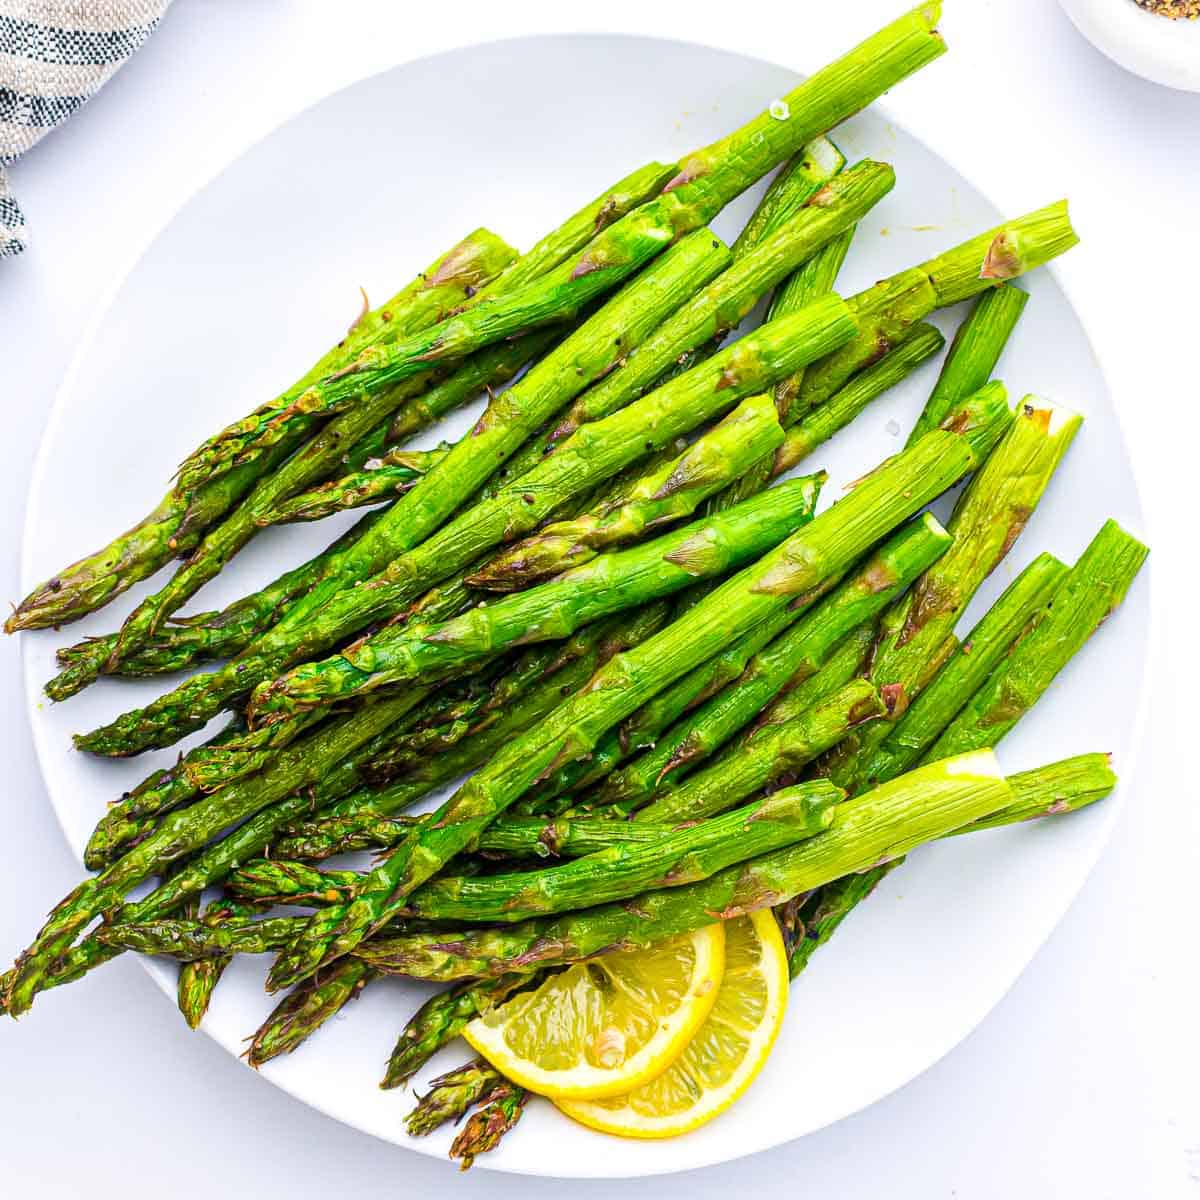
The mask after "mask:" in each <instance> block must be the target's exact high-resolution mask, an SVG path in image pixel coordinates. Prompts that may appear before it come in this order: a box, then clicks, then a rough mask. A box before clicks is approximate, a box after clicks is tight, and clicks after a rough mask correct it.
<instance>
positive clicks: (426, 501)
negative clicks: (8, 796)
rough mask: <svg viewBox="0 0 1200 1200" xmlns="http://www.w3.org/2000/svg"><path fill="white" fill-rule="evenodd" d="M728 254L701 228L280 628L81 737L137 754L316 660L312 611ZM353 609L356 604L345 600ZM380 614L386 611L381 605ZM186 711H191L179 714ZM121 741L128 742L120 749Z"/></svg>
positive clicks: (435, 514) (500, 407) (372, 590)
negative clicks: (282, 672) (294, 666)
mask: <svg viewBox="0 0 1200 1200" xmlns="http://www.w3.org/2000/svg"><path fill="white" fill-rule="evenodd" d="M727 257H728V252H727V251H726V250H725V249H724V247H723V246H721V244H720V243H719V242H717V241H716V240H715V239H713V238H711V237H710V235H708V234H707V233H698V234H696V235H694V236H692V237H691V238H688V239H686V240H685V241H684V242H682V243H681V244H680V245H678V246H676V247H674V248H673V249H672V250H671V251H669V252H668V253H667V254H666V255H664V256H663V257H662V259H661V260H660V261H659V262H657V263H655V264H654V265H653V266H652V267H651V268H650V269H649V270H648V271H646V272H645V273H643V275H642V276H641V277H639V278H638V279H637V280H635V281H634V282H633V283H632V284H631V285H630V286H629V287H627V288H626V289H624V290H623V291H622V292H620V293H619V294H618V295H617V296H616V297H615V298H614V299H613V300H611V301H609V302H608V304H606V305H605V306H604V307H603V308H602V309H601V310H600V311H599V312H598V313H597V314H596V315H595V316H594V317H593V318H592V319H591V320H589V321H587V322H585V323H584V324H583V325H582V326H581V327H580V328H579V329H578V330H576V332H575V333H574V334H572V335H571V336H570V337H568V338H567V339H566V340H565V341H563V342H562V343H560V344H559V345H558V346H557V347H556V348H555V349H554V350H553V351H551V352H550V353H549V354H548V355H546V356H545V357H544V358H543V359H542V360H541V361H540V362H539V363H538V364H537V365H536V366H535V367H534V369H533V370H531V371H530V372H529V373H528V374H527V375H526V376H525V377H524V378H523V379H522V380H521V382H520V383H519V384H517V385H516V386H514V387H513V388H511V389H510V390H509V391H508V392H506V393H504V394H503V395H502V396H500V397H498V398H497V400H496V401H495V403H493V404H492V405H491V406H490V407H489V408H488V411H487V412H486V413H485V414H484V416H483V417H482V418H481V420H480V422H479V424H478V425H477V426H476V427H475V429H474V430H473V431H472V433H471V435H470V436H469V437H468V438H465V439H463V440H462V441H461V442H460V443H459V444H458V445H457V446H456V447H455V448H454V449H453V450H451V452H450V453H449V454H448V455H447V456H446V457H445V458H444V459H443V460H442V461H441V462H440V463H439V464H438V465H437V466H436V467H435V468H434V469H433V470H432V471H430V473H429V474H428V475H427V476H425V477H424V479H423V480H422V484H421V486H419V487H416V488H414V489H413V490H412V491H411V492H409V493H408V494H407V495H406V496H404V497H402V498H401V500H400V501H398V502H397V503H396V504H394V505H393V506H392V507H391V508H390V509H389V510H387V512H386V513H385V514H384V515H383V516H382V518H381V519H380V520H379V521H378V522H376V523H375V524H374V525H372V526H371V528H370V529H369V530H368V531H367V533H366V534H365V535H364V536H363V537H361V538H359V539H358V540H357V541H356V542H355V543H354V544H353V545H351V546H348V547H346V548H345V549H344V550H342V551H340V552H339V553H337V554H334V555H332V556H330V557H329V558H327V559H326V561H325V563H324V564H323V569H322V574H321V576H320V577H319V578H318V579H317V580H315V581H313V582H312V583H311V584H310V587H309V590H308V592H307V594H306V595H305V597H304V598H303V599H302V600H300V601H299V602H298V603H296V604H294V605H293V606H292V607H291V608H290V610H289V611H288V613H287V614H286V615H285V616H284V618H283V619H282V621H281V622H280V623H279V624H278V625H277V626H276V627H275V628H274V629H272V630H270V631H268V632H267V633H266V634H265V635H264V636H263V637H262V638H260V639H259V641H258V642H256V643H254V644H253V645H251V646H250V647H248V648H247V650H246V651H244V652H243V653H242V654H241V655H239V656H238V657H237V658H236V659H234V660H233V661H232V662H231V663H229V664H228V665H227V666H226V667H224V668H222V669H221V670H218V671H216V672H214V673H212V674H210V675H201V676H197V677H196V678H194V679H191V680H188V681H187V682H186V683H185V684H183V685H181V686H180V687H179V688H177V689H176V690H175V691H174V692H170V693H168V694H167V695H166V696H164V697H162V698H160V700H159V701H156V702H155V704H153V705H151V706H149V708H147V709H146V710H138V713H135V714H128V715H127V716H126V717H125V718H119V719H118V721H117V722H115V723H114V725H113V727H112V729H111V736H110V735H109V733H108V732H105V733H98V734H97V736H96V737H94V738H93V737H90V736H89V737H85V738H83V739H81V740H80V744H81V745H82V746H84V747H85V748H87V747H91V748H93V749H95V750H96V751H97V752H98V753H110V752H115V753H134V752H136V750H135V749H134V747H140V748H142V749H144V748H146V747H148V746H152V745H169V744H170V743H171V742H172V741H174V740H176V738H178V737H179V736H181V734H182V733H183V732H186V731H187V730H190V729H194V728H197V727H198V725H199V724H202V723H203V722H204V721H206V720H207V719H208V717H209V716H211V715H212V714H213V713H215V712H217V711H219V710H220V708H221V707H222V705H223V704H224V703H226V702H227V701H228V700H231V699H232V698H233V697H234V696H236V695H238V694H239V693H242V692H244V691H246V690H248V689H249V688H251V687H253V686H254V685H255V684H257V683H259V682H260V681H261V680H262V679H263V678H264V677H267V676H269V675H274V674H277V673H278V670H279V669H281V668H282V667H284V666H286V665H288V664H289V663H290V661H293V660H295V659H296V658H297V657H298V658H299V659H303V658H308V657H312V655H313V654H314V653H315V652H317V651H318V650H319V649H321V648H323V647H321V646H320V645H318V644H316V643H315V642H314V640H313V636H314V631H315V630H316V629H319V628H323V626H322V625H319V624H318V623H317V621H316V620H315V614H316V613H317V612H318V611H319V610H321V608H322V605H323V603H324V602H325V601H327V600H330V599H331V598H332V597H333V596H334V595H335V594H336V593H337V591H338V587H339V583H340V582H343V581H349V582H353V581H354V580H355V579H360V578H362V576H363V575H365V574H367V573H369V572H370V571H371V570H376V569H378V567H379V566H381V565H383V562H386V561H387V559H388V558H391V557H393V556H394V555H395V554H397V553H400V552H401V551H403V550H405V549H408V548H409V547H412V546H415V545H416V544H417V543H418V542H420V541H421V540H422V538H425V537H427V535H428V534H430V533H432V532H433V530H434V529H436V528H437V526H438V525H439V524H441V522H442V521H443V520H444V519H445V518H446V517H447V516H448V515H449V514H450V513H451V512H453V510H454V509H455V508H457V507H458V505H459V503H460V502H461V500H463V499H465V498H466V496H468V495H470V494H471V492H473V491H474V490H475V488H476V486H477V485H478V484H479V483H481V482H482V481H483V479H484V478H486V475H487V474H488V473H490V471H491V470H493V469H494V468H495V466H496V465H497V464H498V462H500V461H503V458H504V456H505V454H506V453H507V452H509V451H507V450H505V449H504V446H505V445H506V444H507V443H506V441H505V439H506V438H507V439H510V440H511V439H513V438H514V437H515V438H516V439H517V440H520V438H521V436H522V430H523V429H524V428H525V425H526V424H528V425H529V426H530V427H532V426H534V425H536V423H537V422H536V419H531V417H532V416H533V415H534V410H535V409H536V406H537V405H538V404H542V405H549V406H550V408H551V410H553V409H554V408H557V407H558V406H559V405H560V404H561V403H562V402H563V400H565V399H568V398H569V397H570V396H571V395H573V394H574V393H575V392H576V391H578V390H579V389H580V388H581V387H582V386H583V385H584V384H586V382H587V381H588V380H589V379H591V378H594V377H595V376H596V375H597V374H601V373H603V372H604V371H605V370H607V369H608V368H610V367H611V366H612V365H613V363H615V362H616V361H617V360H618V359H619V358H620V356H621V354H622V353H623V352H624V351H625V350H627V349H628V347H629V346H630V345H635V344H636V343H637V342H638V340H639V339H640V338H641V337H643V336H645V334H646V333H648V332H649V331H650V329H652V328H653V326H654V324H655V323H657V320H658V319H659V318H661V316H662V315H663V313H665V312H668V311H670V310H671V308H673V307H675V306H676V305H677V304H678V303H679V302H680V300H681V298H682V297H684V296H686V295H689V294H690V293H691V292H692V291H693V290H694V289H695V287H697V286H699V285H700V284H702V283H704V282H706V281H707V280H708V279H709V278H711V276H712V275H713V274H714V273H715V272H716V271H718V270H719V269H720V268H721V266H722V265H723V264H724V263H725V261H726V260H727ZM497 447H499V448H497ZM510 449H511V447H510ZM401 510H403V511H401ZM471 512H474V510H473V509H469V510H468V514H469V513H471ZM468 514H464V516H467V515H468ZM468 523H469V522H468ZM462 525H463V518H462V517H460V518H459V520H457V521H456V522H452V524H451V527H450V528H456V527H458V528H461V527H462ZM392 535H394V537H393V536H392ZM395 539H399V540H395ZM381 543H382V545H383V546H384V548H385V556H384V558H383V562H379V561H377V560H378V557H379V546H380V544H381ZM426 544H427V545H432V544H433V543H432V541H430V542H428V543H426ZM493 544H494V543H493ZM487 548H489V547H488V543H487V541H486V540H483V541H482V542H481V544H479V545H476V546H474V547H472V548H471V549H470V550H469V552H468V555H467V557H466V558H464V559H463V561H461V562H458V563H457V564H454V563H452V562H450V561H449V560H446V561H445V562H444V563H443V564H440V565H439V569H438V570H436V571H434V572H433V573H431V574H429V575H428V576H427V577H423V578H422V580H421V583H420V585H419V586H417V587H415V588H411V589H409V591H408V592H405V593H404V598H403V599H402V600H399V601H397V603H396V605H395V606H394V607H393V610H392V611H393V612H394V611H395V608H397V607H399V606H400V605H401V604H403V603H405V602H406V601H408V600H412V599H415V597H416V596H417V595H419V594H420V593H421V592H423V591H425V590H426V589H427V588H428V586H429V585H430V584H431V583H434V582H437V581H438V580H440V579H443V578H445V576H446V575H449V574H451V573H453V572H454V571H455V570H457V569H461V568H462V567H465V566H467V565H468V564H469V563H470V562H471V561H473V559H474V558H476V557H477V556H478V555H479V554H480V553H481V552H482V551H483V550H486V549H487ZM380 582H386V581H380ZM380 590H381V589H380V588H379V587H378V586H375V587H368V588H355V589H353V591H354V594H355V596H357V597H358V598H360V599H361V598H363V597H365V596H367V595H372V596H375V595H378V594H379V593H380ZM388 595H389V597H392V598H394V596H395V595H396V593H395V592H394V591H389V592H388ZM347 606H348V607H353V605H350V604H349V602H348V601H347ZM377 607H378V606H377ZM376 615H381V614H380V613H378V612H377V613H376ZM387 615H391V613H388V614H387ZM333 616H334V617H336V616H340V614H333ZM370 620H371V617H370V616H367V617H366V618H365V619H364V620H363V621H362V622H361V623H360V624H352V625H349V626H348V627H344V628H343V629H342V632H341V633H340V634H337V635H334V638H335V640H341V638H343V637H345V636H348V635H349V634H351V633H354V632H356V631H357V630H358V629H359V628H361V626H362V625H364V624H366V623H368V622H369V621H370ZM180 709H182V710H184V711H183V712H182V713H179V710H180ZM143 712H144V714H145V718H146V723H147V724H148V725H150V726H151V728H149V729H147V730H146V731H145V732H141V731H140V730H138V727H139V725H140V724H142V721H141V718H140V714H141V713H143ZM160 713H161V714H162V716H160ZM176 714H179V716H178V717H176ZM173 718H175V719H180V720H182V721H183V722H185V725H184V726H183V727H181V728H175V727H174V724H173ZM159 725H162V726H165V729H163V731H161V732H159V731H158V730H156V729H155V728H154V727H155V726H159ZM126 726H129V727H130V732H131V734H132V733H133V732H134V731H137V732H138V736H137V737H126V736H125V734H124V732H123V730H124V729H125V727H126ZM110 746H111V750H110V749H109V747H110ZM123 746H124V747H127V748H124V749H123V748H122V747H123Z"/></svg>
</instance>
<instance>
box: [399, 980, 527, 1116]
mask: <svg viewBox="0 0 1200 1200" xmlns="http://www.w3.org/2000/svg"><path fill="white" fill-rule="evenodd" d="M529 980H530V976H529V975H510V976H508V977H507V978H504V979H489V980H487V981H486V982H484V983H479V984H476V983H468V984H463V985H461V986H459V987H456V988H447V989H446V990H445V991H441V992H438V993H437V994H436V995H434V996H431V997H430V998H429V999H428V1000H426V1001H425V1003H424V1004H422V1005H421V1007H420V1008H419V1009H417V1011H416V1012H415V1013H414V1014H413V1015H412V1017H411V1018H410V1019H409V1022H408V1024H407V1025H405V1027H404V1029H403V1030H402V1031H401V1033H400V1037H399V1038H398V1040H397V1041H396V1046H395V1048H394V1049H393V1050H392V1054H391V1057H390V1058H389V1059H388V1064H387V1070H386V1071H385V1072H384V1076H383V1080H382V1082H381V1083H380V1084H379V1086H380V1087H381V1088H383V1089H384V1090H388V1089H390V1088H396V1087H402V1086H403V1085H404V1084H406V1083H407V1082H408V1081H409V1080H410V1079H411V1078H412V1077H413V1076H414V1075H415V1074H416V1073H417V1072H418V1071H419V1070H420V1069H421V1068H422V1067H423V1066H424V1065H425V1064H426V1063H427V1062H428V1061H429V1060H430V1059H431V1058H432V1057H433V1056H434V1055H435V1054H436V1053H437V1052H438V1051H439V1050H440V1049H442V1047H443V1046H448V1045H449V1044H450V1043H451V1042H452V1041H454V1039H455V1038H456V1037H458V1035H459V1034H460V1033H461V1032H462V1030H463V1028H464V1027H465V1026H466V1025H467V1023H468V1022H469V1021H473V1020H474V1019H475V1018H476V1017H478V1016H482V1014H483V1013H485V1012H487V1011H488V1010H489V1009H490V1008H491V1007H492V1006H493V1005H495V1004H496V1003H498V1002H499V1001H501V1000H504V999H506V998H507V997H508V996H510V995H512V994H513V992H514V991H516V990H517V989H518V988H522V987H524V986H525V985H526V984H527V983H528V982H529ZM437 1086H438V1081H437V1080H436V1079H435V1080H434V1081H433V1083H432V1084H431V1085H430V1087H431V1088H436V1087H437ZM410 1132H411V1130H410Z"/></svg>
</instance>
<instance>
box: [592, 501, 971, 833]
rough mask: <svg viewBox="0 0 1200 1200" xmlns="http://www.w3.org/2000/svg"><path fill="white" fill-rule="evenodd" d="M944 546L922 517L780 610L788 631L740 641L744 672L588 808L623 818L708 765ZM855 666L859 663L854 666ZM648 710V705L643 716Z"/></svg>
mask: <svg viewBox="0 0 1200 1200" xmlns="http://www.w3.org/2000/svg"><path fill="white" fill-rule="evenodd" d="M950 540H951V539H950V535H949V534H948V533H947V532H946V531H945V530H944V529H943V528H942V527H941V526H940V525H939V524H938V522H937V521H936V520H934V518H933V517H932V516H930V515H928V514H925V515H923V516H922V517H920V518H919V519H918V520H916V521H914V522H912V523H911V524H910V525H908V526H905V527H904V528H903V529H901V530H900V531H899V532H898V533H896V534H895V535H893V536H892V537H891V538H890V539H889V540H888V541H887V542H885V543H884V545H883V546H881V547H880V548H879V549H878V550H877V551H876V552H875V553H874V554H872V555H871V556H870V558H868V559H867V561H866V562H865V563H863V564H862V566H861V567H859V568H858V570H856V571H855V572H854V574H852V575H851V576H850V578H849V579H847V580H846V581H845V582H844V583H842V584H840V585H839V586H838V588H837V589H836V590H835V591H834V592H832V593H831V594H830V595H829V596H828V597H826V598H825V599H824V600H822V601H821V602H820V603H819V604H817V605H815V606H814V607H813V608H812V609H810V610H809V611H808V612H807V613H806V614H804V615H803V616H801V617H800V618H799V619H798V620H794V619H793V618H792V614H791V613H790V612H788V611H787V610H784V615H785V617H786V618H787V619H788V620H787V625H786V626H785V627H784V629H783V631H781V632H780V633H779V634H778V636H777V637H775V638H774V639H773V640H764V642H763V644H762V645H761V646H757V639H756V638H755V633H753V632H752V633H751V634H749V635H747V639H743V642H747V643H748V644H747V648H750V647H756V648H754V649H751V651H750V654H749V655H747V659H748V661H747V662H746V663H745V665H744V668H743V670H741V671H739V672H738V675H737V676H736V677H735V679H734V680H733V681H731V683H730V685H729V686H728V687H727V688H723V689H721V690H720V691H718V692H717V693H716V694H715V695H714V696H712V697H711V698H710V699H708V700H707V701H706V702H705V703H704V704H703V705H702V706H701V707H699V708H697V709H696V710H695V711H694V712H693V713H692V714H691V715H690V716H688V717H686V718H685V719H684V720H682V721H679V722H677V723H676V724H674V725H671V726H670V728H669V730H665V731H664V734H663V736H661V737H659V738H658V739H657V740H656V741H655V744H654V745H653V746H652V747H650V748H649V749H647V750H646V751H645V752H644V753H642V754H640V755H639V756H638V757H636V758H635V759H633V761H632V762H630V763H629V765H628V766H627V767H625V768H624V769H623V770H621V771H618V772H614V773H613V774H612V775H610V776H609V777H608V779H607V780H605V782H604V785H603V786H602V787H601V788H600V789H599V790H598V791H597V792H596V794H595V795H594V797H593V799H594V801H595V803H596V804H597V805H602V806H606V805H610V804H618V805H620V806H621V807H622V810H623V811H630V810H631V809H632V808H633V807H634V806H636V805H638V804H640V803H642V802H644V801H646V800H648V799H649V798H650V797H651V796H652V795H653V794H654V792H655V791H656V790H658V789H659V788H661V787H663V786H664V785H666V784H668V783H673V782H675V781H676V780H678V778H680V776H681V775H682V774H683V773H684V772H685V771H687V770H690V769H691V768H692V767H694V766H695V765H696V764H697V763H699V762H700V761H702V760H703V759H705V758H708V757H709V756H710V755H712V754H713V753H714V752H715V751H717V750H718V749H719V748H720V747H721V746H723V745H724V744H725V743H726V742H727V741H728V740H729V739H730V738H731V737H732V736H733V735H734V734H735V733H736V732H737V731H738V730H739V729H742V728H744V727H745V726H746V725H748V724H749V723H750V722H751V721H752V720H753V719H754V718H755V716H756V715H757V714H758V713H759V712H761V711H762V710H763V709H764V708H765V707H766V706H767V705H768V704H769V703H770V702H771V701H772V700H773V699H774V698H775V697H776V696H777V695H779V693H780V692H782V691H783V690H784V689H785V688H788V687H795V686H796V685H797V684H799V683H802V682H803V681H804V680H805V679H808V678H810V677H811V676H813V675H815V674H816V673H817V672H818V671H819V670H820V669H821V668H822V667H823V666H824V665H825V664H826V663H827V662H828V661H829V659H830V657H831V656H832V655H833V654H834V653H835V651H836V650H837V648H838V646H839V645H841V644H842V643H843V642H844V641H845V639H846V637H847V635H848V634H850V633H851V632H852V631H853V630H855V629H856V628H858V627H860V626H862V625H863V623H864V622H868V621H873V620H874V618H875V617H877V616H878V615H879V614H880V613H881V612H882V611H883V610H884V608H885V607H887V606H888V605H889V604H890V603H891V602H893V601H894V600H895V599H897V598H898V597H899V596H900V595H901V593H902V592H904V591H905V589H907V588H908V586H909V585H910V584H911V583H912V581H913V580H914V579H916V578H917V576H918V575H920V574H921V572H922V571H924V570H926V569H927V568H928V567H930V566H931V565H932V564H933V563H934V562H935V561H936V560H937V559H938V558H939V557H940V556H941V555H942V554H944V553H945V551H946V549H947V548H948V546H949V545H950ZM764 624H767V623H766V622H764ZM760 628H761V627H760ZM749 639H755V640H754V641H749ZM860 660H861V655H859V656H858V657H857V658H856V660H855V664H854V665H857V662H858V661H860ZM650 707H652V706H651V705H647V709H649V708H650Z"/></svg>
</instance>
